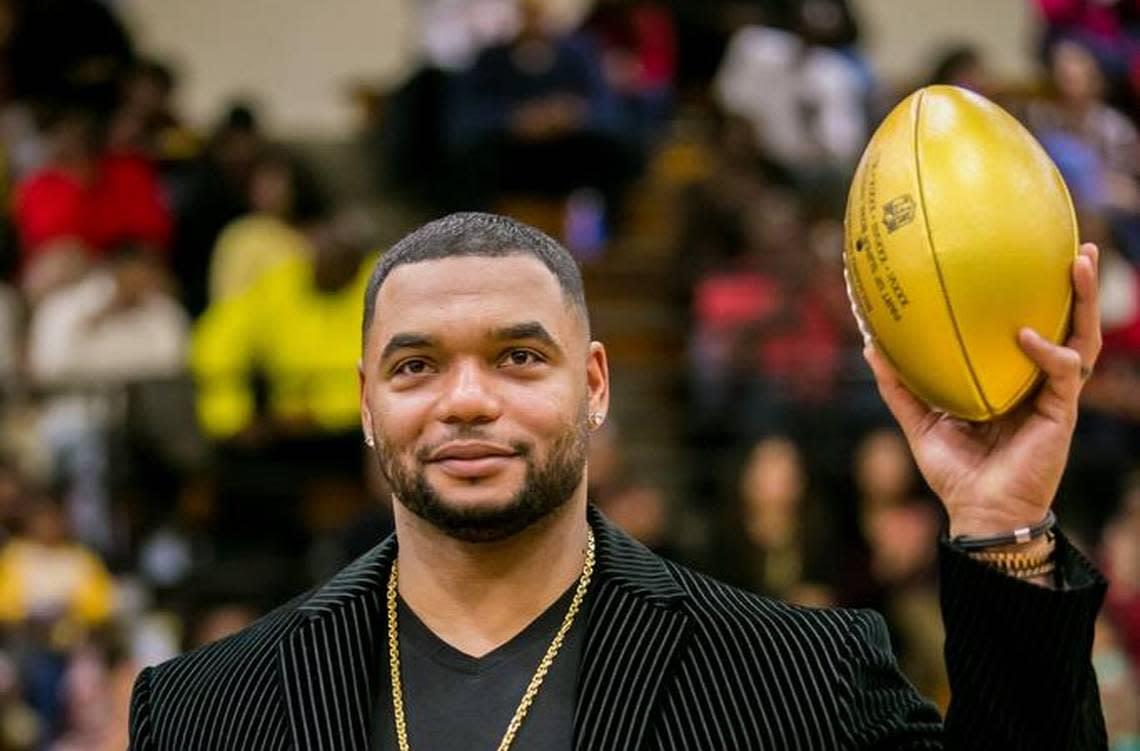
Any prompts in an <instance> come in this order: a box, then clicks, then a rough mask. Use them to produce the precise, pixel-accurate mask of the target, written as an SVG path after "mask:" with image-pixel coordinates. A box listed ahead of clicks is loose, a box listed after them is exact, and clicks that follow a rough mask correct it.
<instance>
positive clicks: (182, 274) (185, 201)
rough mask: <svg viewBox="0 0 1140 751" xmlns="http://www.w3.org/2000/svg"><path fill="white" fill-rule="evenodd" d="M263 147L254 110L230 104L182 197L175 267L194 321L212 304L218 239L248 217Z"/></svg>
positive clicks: (177, 225) (190, 177)
mask: <svg viewBox="0 0 1140 751" xmlns="http://www.w3.org/2000/svg"><path fill="white" fill-rule="evenodd" d="M264 145H265V144H264V139H263V137H262V134H261V130H260V127H259V126H258V122H257V116H256V114H255V112H254V111H253V109H252V108H250V107H249V106H248V105H245V104H234V105H231V106H230V108H229V109H228V110H227V111H226V113H225V115H224V116H223V118H222V120H221V122H220V123H219V124H218V125H217V127H216V128H215V129H214V132H213V134H212V135H211V136H210V139H209V141H208V142H207V144H206V147H205V149H204V150H203V152H202V154H201V156H200V157H199V158H198V161H197V163H196V164H195V165H194V166H193V167H191V168H190V171H189V175H188V177H187V180H186V185H185V189H184V190H183V191H182V194H181V195H180V196H179V197H178V203H177V220H176V223H175V232H174V246H173V249H172V253H171V265H172V268H173V270H174V276H175V279H176V280H177V282H178V285H179V287H180V293H181V298H182V303H183V305H185V307H186V310H187V311H188V312H189V313H190V315H191V316H193V317H195V318H196V317H197V316H199V315H200V314H201V313H202V311H203V310H205V309H206V305H207V303H208V302H209V291H208V290H209V281H208V280H209V273H210V262H211V258H212V253H213V250H214V247H215V245H216V244H217V241H218V235H220V234H221V232H222V230H223V229H224V228H225V227H226V225H228V224H229V223H230V222H232V221H234V220H235V219H237V218H239V217H241V216H243V215H245V214H246V213H248V212H249V209H250V206H249V178H250V174H251V173H252V172H253V165H254V163H255V162H256V161H257V158H258V156H259V155H260V153H261V151H262V149H263V148H264Z"/></svg>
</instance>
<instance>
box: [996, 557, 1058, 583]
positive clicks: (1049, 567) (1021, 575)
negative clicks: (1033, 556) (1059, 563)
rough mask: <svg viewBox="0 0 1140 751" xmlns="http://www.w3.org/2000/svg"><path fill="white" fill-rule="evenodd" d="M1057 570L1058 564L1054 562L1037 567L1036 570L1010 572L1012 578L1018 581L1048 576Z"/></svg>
mask: <svg viewBox="0 0 1140 751" xmlns="http://www.w3.org/2000/svg"><path fill="white" fill-rule="evenodd" d="M1054 570H1056V564H1054V563H1053V561H1049V562H1048V563H1046V564H1044V565H1041V566H1037V567H1036V568H1029V569H1022V570H1020V571H1009V572H1007V573H1009V575H1010V576H1012V577H1014V578H1016V579H1036V578H1037V577H1039V576H1046V575H1048V574H1051V573H1053V571H1054Z"/></svg>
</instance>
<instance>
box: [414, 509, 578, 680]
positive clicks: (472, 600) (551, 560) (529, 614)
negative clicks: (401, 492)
mask: <svg viewBox="0 0 1140 751" xmlns="http://www.w3.org/2000/svg"><path fill="white" fill-rule="evenodd" d="M578 495H579V494H575V498H573V499H571V500H570V501H569V502H567V503H566V504H565V505H564V506H563V507H562V508H560V509H558V510H556V511H554V512H553V513H551V514H550V515H549V516H547V517H546V518H544V519H542V520H541V521H539V522H537V523H536V524H534V525H532V526H531V527H529V528H528V529H526V530H524V531H523V532H520V533H519V534H517V535H514V536H513V537H511V538H510V539H507V540H503V541H500V542H493V543H471V542H463V541H461V540H456V539H454V538H451V537H448V536H447V535H446V534H444V533H443V532H441V531H440V530H438V529H436V528H435V527H433V526H432V525H431V524H429V523H428V522H426V521H424V520H423V519H421V518H419V517H418V516H415V515H414V514H412V513H410V512H408V511H407V510H406V509H404V508H403V507H402V506H401V505H400V504H399V503H396V504H395V522H396V535H397V537H398V539H399V541H400V547H399V556H398V560H399V564H400V582H399V591H400V596H401V597H402V598H403V599H404V602H405V603H406V604H407V606H408V607H409V608H411V610H412V611H413V612H414V613H415V614H416V616H417V617H419V619H420V620H422V621H423V622H424V624H425V625H426V626H427V627H428V628H430V629H431V630H432V632H434V633H435V634H436V636H438V637H439V638H440V639H442V640H443V641H445V642H447V643H448V644H450V645H451V646H453V647H455V648H456V649H458V650H460V651H461V652H463V653H465V654H468V655H471V656H472V657H482V656H483V655H485V654H487V653H488V652H490V651H492V650H494V649H495V648H496V647H499V646H501V645H502V644H505V643H506V642H508V641H510V640H511V638H512V637H514V636H515V635H517V634H518V633H519V632H520V631H522V630H523V629H524V628H525V627H526V626H527V625H528V624H529V623H531V621H533V620H534V619H535V618H537V617H538V616H539V615H541V614H542V613H543V612H544V611H545V610H546V609H547V608H549V607H550V606H551V605H552V604H554V602H555V601H557V600H558V598H559V597H560V596H561V595H562V594H564V593H565V592H566V590H567V589H568V588H569V587H570V585H571V584H573V583H574V582H575V581H577V579H578V577H579V576H580V575H581V573H582V565H583V563H584V560H585V549H586V530H587V526H588V525H587V521H586V499H585V494H584V493H583V494H581V496H582V497H580V498H579V497H578Z"/></svg>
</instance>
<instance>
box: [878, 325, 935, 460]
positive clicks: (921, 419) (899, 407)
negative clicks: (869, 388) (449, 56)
mask: <svg viewBox="0 0 1140 751" xmlns="http://www.w3.org/2000/svg"><path fill="white" fill-rule="evenodd" d="M863 359H865V360H866V361H867V364H868V365H870V366H871V372H872V373H874V374H875V384H876V385H877V386H878V387H879V395H880V396H882V397H883V401H884V402H886V404H887V408H888V409H889V410H890V411H891V414H892V415H894V416H895V420H897V421H898V423H899V427H901V428H902V431H903V433H904V434H905V435H906V437H907V438H908V439H910V438H912V437H914V436H917V435H918V434H919V433H920V432H921V431H922V428H923V425H924V424H925V423H926V421H927V420H928V419H929V417H930V415H931V414H933V411H932V410H931V409H930V407H928V406H926V404H925V403H923V402H922V401H921V400H920V399H919V398H918V397H916V396H915V395H914V394H913V393H911V390H910V389H909V388H907V386H906V384H905V383H903V382H902V381H901V380H900V379H899V377H898V375H897V374H896V373H895V371H894V368H892V367H891V365H890V363H888V362H887V359H886V358H885V357H883V355H882V354H881V353H880V352H879V350H878V349H876V348H875V345H874V344H870V343H868V344H867V346H865V347H864V348H863Z"/></svg>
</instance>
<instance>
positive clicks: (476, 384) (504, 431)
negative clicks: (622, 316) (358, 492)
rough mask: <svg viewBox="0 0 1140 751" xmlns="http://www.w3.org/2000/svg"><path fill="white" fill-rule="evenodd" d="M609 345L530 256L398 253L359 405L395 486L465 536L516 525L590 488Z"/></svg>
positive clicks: (425, 513)
mask: <svg viewBox="0 0 1140 751" xmlns="http://www.w3.org/2000/svg"><path fill="white" fill-rule="evenodd" d="M607 382H608V375H607V370H606V361H605V352H604V350H603V349H602V347H601V345H600V344H597V343H590V342H589V339H588V332H587V328H586V323H585V320H584V317H583V315H582V313H581V312H580V311H578V310H577V309H576V308H575V307H574V306H573V305H572V304H571V303H570V302H568V301H567V299H566V297H565V296H564V295H563V293H562V290H561V288H560V286H559V284H558V281H557V280H556V278H555V277H554V275H553V274H552V273H551V272H550V271H549V270H548V269H547V268H546V266H544V265H543V264H542V262H540V261H538V260H537V259H535V258H533V257H531V256H528V255H517V256H508V257H505V258H480V257H460V258H448V259H442V260H433V261H424V262H420V263H414V264H406V265H403V266H397V267H396V268H395V269H393V270H392V272H391V274H390V275H389V276H388V278H387V279H386V280H385V282H384V284H383V285H382V286H381V288H380V290H379V292H378V293H377V300H376V311H375V317H374V319H373V321H372V325H371V329H370V331H369V335H368V340H367V342H366V346H365V352H364V358H363V361H362V418H363V422H364V428H365V431H366V433H367V434H369V435H372V436H374V438H375V443H376V448H377V453H378V455H379V459H380V464H381V466H382V468H383V471H384V474H385V476H386V478H387V479H388V482H389V484H390V486H391V487H392V490H393V495H394V498H395V499H396V500H397V501H398V502H399V503H401V504H402V505H403V506H404V507H405V508H406V509H407V510H409V511H411V512H412V513H414V514H416V515H417V516H419V517H421V518H423V519H425V520H426V521H428V522H430V523H431V524H432V525H433V526H435V527H436V528H437V529H440V530H441V531H443V532H444V533H446V534H448V535H449V536H451V537H454V538H456V539H460V540H465V541H473V542H478V541H494V540H500V539H504V538H506V537H509V536H511V535H513V534H515V533H517V532H519V531H522V530H523V529H525V528H527V527H528V526H530V525H531V524H533V523H535V522H537V521H538V520H540V519H542V518H543V517H545V516H547V515H548V514H550V513H551V512H553V511H555V510H556V509H558V508H560V507H561V506H563V505H564V504H565V503H567V502H568V501H569V500H570V499H571V498H572V497H574V495H575V493H577V492H580V491H581V492H583V493H584V490H585V488H584V480H585V467H586V451H587V447H586V444H587V434H588V427H587V415H588V413H589V412H590V411H591V410H597V409H599V408H601V409H602V410H603V411H604V408H605V404H606V398H607V397H606V395H607Z"/></svg>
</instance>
